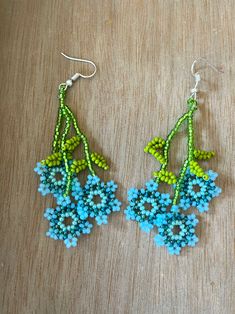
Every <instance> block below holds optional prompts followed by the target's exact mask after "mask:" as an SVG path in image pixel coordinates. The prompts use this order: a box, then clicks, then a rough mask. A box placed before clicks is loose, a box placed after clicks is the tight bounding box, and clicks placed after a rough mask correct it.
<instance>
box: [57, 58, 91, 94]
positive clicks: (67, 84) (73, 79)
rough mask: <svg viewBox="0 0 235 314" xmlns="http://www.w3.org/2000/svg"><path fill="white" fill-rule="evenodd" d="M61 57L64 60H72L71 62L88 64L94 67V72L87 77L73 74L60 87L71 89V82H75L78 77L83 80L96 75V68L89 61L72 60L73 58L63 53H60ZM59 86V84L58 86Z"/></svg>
mask: <svg viewBox="0 0 235 314" xmlns="http://www.w3.org/2000/svg"><path fill="white" fill-rule="evenodd" d="M61 54H62V56H64V57H65V58H66V59H69V60H72V61H78V62H83V63H88V64H91V65H92V66H93V67H94V71H93V72H92V73H91V74H89V75H84V74H82V73H79V72H77V73H75V74H74V75H73V76H72V77H71V78H70V79H68V80H67V81H66V82H65V83H62V85H64V86H65V88H67V87H71V86H72V85H73V82H75V81H76V80H77V79H78V78H79V77H82V78H84V79H86V78H91V77H93V76H94V75H95V74H96V71H97V67H96V65H95V63H94V62H92V61H90V60H86V59H79V58H74V57H70V56H68V55H66V54H65V53H63V52H61ZM60 85H61V84H60Z"/></svg>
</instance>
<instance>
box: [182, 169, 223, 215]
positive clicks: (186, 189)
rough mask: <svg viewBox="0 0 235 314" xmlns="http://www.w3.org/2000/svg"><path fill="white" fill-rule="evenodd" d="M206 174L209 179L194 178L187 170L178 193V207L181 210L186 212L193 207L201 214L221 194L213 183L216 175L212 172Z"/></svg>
mask: <svg viewBox="0 0 235 314" xmlns="http://www.w3.org/2000/svg"><path fill="white" fill-rule="evenodd" d="M206 174H207V175H208V177H209V178H208V179H207V180H206V179H204V178H203V177H197V176H195V174H192V173H191V172H190V171H189V170H188V171H187V172H186V175H185V177H184V181H183V183H182V188H181V191H180V202H179V206H180V207H181V208H182V209H184V210H187V209H188V208H190V207H191V206H193V207H196V208H197V209H198V210H199V212H201V213H203V212H205V211H207V210H208V209H209V206H208V205H209V202H210V201H211V200H212V199H213V198H214V197H216V196H218V195H219V194H220V193H221V189H220V188H219V187H217V186H216V185H215V183H214V180H215V179H216V177H217V176H218V174H217V173H216V172H213V171H212V170H209V171H208V172H206Z"/></svg>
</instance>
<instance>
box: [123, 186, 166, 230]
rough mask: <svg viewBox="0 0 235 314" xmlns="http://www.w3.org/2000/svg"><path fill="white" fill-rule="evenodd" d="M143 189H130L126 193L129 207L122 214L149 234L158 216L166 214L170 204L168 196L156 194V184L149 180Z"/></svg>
mask: <svg viewBox="0 0 235 314" xmlns="http://www.w3.org/2000/svg"><path fill="white" fill-rule="evenodd" d="M145 186H146V187H145V189H140V190H138V189H135V188H132V189H130V190H129V191H128V201H129V203H130V205H129V206H128V207H127V208H126V210H125V211H124V213H125V214H126V219H127V220H135V221H137V222H138V223H139V226H140V228H141V229H142V230H143V231H145V232H150V230H151V229H152V228H153V226H154V224H155V219H156V217H157V215H158V214H162V213H164V212H166V209H167V206H168V205H170V204H171V199H170V195H169V194H164V193H160V192H158V190H157V189H158V184H157V183H156V182H155V181H153V180H150V181H148V182H146V184H145Z"/></svg>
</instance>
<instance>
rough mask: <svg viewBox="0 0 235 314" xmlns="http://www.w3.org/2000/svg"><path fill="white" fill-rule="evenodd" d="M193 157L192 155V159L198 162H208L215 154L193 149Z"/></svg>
mask: <svg viewBox="0 0 235 314" xmlns="http://www.w3.org/2000/svg"><path fill="white" fill-rule="evenodd" d="M193 155H194V158H196V159H198V160H209V159H211V158H212V157H214V156H215V152H213V151H205V150H200V149H195V150H194V152H193Z"/></svg>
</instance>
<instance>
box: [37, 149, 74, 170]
mask: <svg viewBox="0 0 235 314" xmlns="http://www.w3.org/2000/svg"><path fill="white" fill-rule="evenodd" d="M66 157H67V159H72V158H73V157H72V154H71V153H70V152H68V153H67V154H66ZM62 162H63V154H62V153H61V152H57V153H54V154H52V155H49V156H48V157H47V158H46V159H44V160H42V161H41V163H42V165H46V166H48V167H55V166H59V165H60V164H61V163H62Z"/></svg>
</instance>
